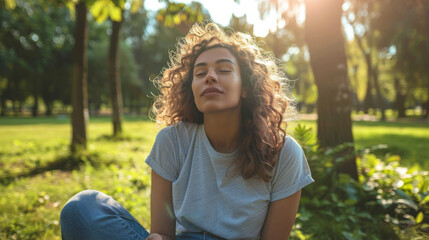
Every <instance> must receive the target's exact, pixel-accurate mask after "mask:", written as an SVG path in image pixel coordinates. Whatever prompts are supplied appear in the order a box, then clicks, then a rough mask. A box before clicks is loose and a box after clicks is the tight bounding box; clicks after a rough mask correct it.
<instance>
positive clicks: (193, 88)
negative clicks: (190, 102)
mask: <svg viewBox="0 0 429 240" xmlns="http://www.w3.org/2000/svg"><path fill="white" fill-rule="evenodd" d="M191 88H192V94H193V95H194V101H195V103H196V102H197V98H198V85H197V84H196V83H195V81H194V80H192V85H191Z"/></svg>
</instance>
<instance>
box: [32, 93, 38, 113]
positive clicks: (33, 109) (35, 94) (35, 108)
mask: <svg viewBox="0 0 429 240" xmlns="http://www.w3.org/2000/svg"><path fill="white" fill-rule="evenodd" d="M33 97H34V103H33V107H32V108H31V116H32V117H37V116H38V113H39V94H38V91H37V89H34V94H33Z"/></svg>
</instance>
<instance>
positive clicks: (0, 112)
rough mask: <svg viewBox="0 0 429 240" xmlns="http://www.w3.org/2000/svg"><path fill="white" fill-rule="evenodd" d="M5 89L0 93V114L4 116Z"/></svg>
mask: <svg viewBox="0 0 429 240" xmlns="http://www.w3.org/2000/svg"><path fill="white" fill-rule="evenodd" d="M4 94H5V91H3V93H2V95H1V111H0V116H2V117H4V116H6V97H5V96H4Z"/></svg>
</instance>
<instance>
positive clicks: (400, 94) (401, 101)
mask: <svg viewBox="0 0 429 240" xmlns="http://www.w3.org/2000/svg"><path fill="white" fill-rule="evenodd" d="M395 91H396V98H395V105H394V106H395V109H396V111H397V112H398V118H404V117H406V115H405V99H406V97H407V94H406V91H405V88H404V87H403V86H401V83H400V81H399V78H398V77H395Z"/></svg>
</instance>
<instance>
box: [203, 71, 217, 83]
mask: <svg viewBox="0 0 429 240" xmlns="http://www.w3.org/2000/svg"><path fill="white" fill-rule="evenodd" d="M217 81H218V76H217V74H216V72H215V71H213V70H212V71H209V72H208V73H207V76H206V79H205V83H210V82H217Z"/></svg>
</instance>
